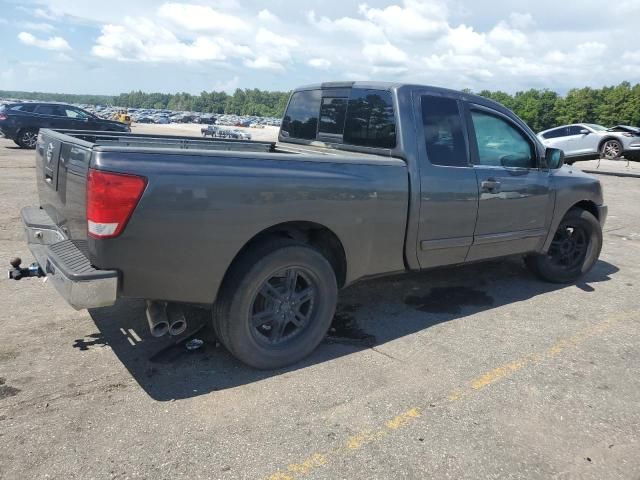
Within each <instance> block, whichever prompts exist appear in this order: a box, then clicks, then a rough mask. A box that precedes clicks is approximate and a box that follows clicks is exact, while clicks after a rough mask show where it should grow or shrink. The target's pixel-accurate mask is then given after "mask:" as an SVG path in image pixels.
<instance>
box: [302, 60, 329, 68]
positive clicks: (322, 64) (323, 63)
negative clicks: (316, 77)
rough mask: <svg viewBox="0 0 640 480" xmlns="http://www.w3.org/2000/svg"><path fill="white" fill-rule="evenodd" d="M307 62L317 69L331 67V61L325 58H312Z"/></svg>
mask: <svg viewBox="0 0 640 480" xmlns="http://www.w3.org/2000/svg"><path fill="white" fill-rule="evenodd" d="M307 64H308V65H309V66H310V67H313V68H317V69H319V70H327V69H328V68H329V67H331V62H330V61H329V60H327V59H326V58H312V59H310V60H309V61H308V62H307Z"/></svg>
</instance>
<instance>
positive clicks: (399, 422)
mask: <svg viewBox="0 0 640 480" xmlns="http://www.w3.org/2000/svg"><path fill="white" fill-rule="evenodd" d="M638 314H639V312H623V313H620V314H618V315H613V316H611V317H608V318H607V319H605V320H603V321H602V322H599V323H597V324H595V325H592V326H590V327H588V328H586V329H584V330H582V331H580V332H578V333H576V334H575V335H573V336H571V337H569V338H565V339H561V340H558V341H557V342H556V343H554V344H553V345H551V346H550V347H549V348H547V349H546V350H544V351H542V352H536V353H533V354H531V355H527V356H524V357H522V358H519V359H517V360H513V361H511V362H508V363H505V364H504V365H501V366H499V367H497V368H494V369H492V370H489V371H488V372H485V373H483V374H482V375H480V376H478V377H476V378H474V379H472V380H471V381H469V382H468V383H467V384H466V385H465V386H462V387H460V388H456V389H454V390H452V391H451V392H449V393H448V394H447V395H446V396H445V397H444V399H443V400H442V401H440V402H431V403H430V405H429V406H430V407H434V406H438V404H440V405H442V404H445V403H446V402H457V401H459V400H462V399H464V398H465V397H468V396H469V395H472V394H474V393H476V392H478V391H480V390H482V389H484V388H486V387H488V386H490V385H493V384H494V383H497V382H499V381H500V380H503V379H504V378H506V377H509V376H511V375H513V374H515V373H516V372H518V371H520V370H522V369H524V368H527V367H532V366H535V365H537V364H539V363H541V362H542V361H544V360H552V359H553V358H554V357H556V356H557V355H558V354H560V353H561V352H563V351H564V350H566V349H567V348H570V347H575V346H578V345H579V344H581V343H582V342H584V341H585V340H587V339H589V338H590V337H594V336H596V335H598V334H600V333H603V332H605V331H606V330H608V329H609V328H610V327H611V325H613V324H614V323H615V322H617V321H619V320H624V319H629V318H632V317H633V316H637V315H638ZM421 416H422V409H420V408H418V407H413V408H410V409H408V410H406V411H404V412H403V413H401V414H400V415H396V416H395V417H393V418H391V419H389V420H387V421H385V422H384V423H383V424H382V426H381V427H379V428H377V429H375V428H373V429H367V430H363V431H361V432H358V433H356V434H355V435H351V436H350V437H348V438H347V439H346V441H345V442H344V443H342V444H339V445H337V446H336V447H335V448H333V449H332V450H330V451H327V452H324V453H314V454H312V455H311V456H309V457H308V458H307V459H305V460H303V461H302V462H301V463H296V464H290V465H288V466H287V467H286V469H282V470H280V471H278V472H276V473H274V474H272V475H270V476H268V477H267V479H268V480H295V478H298V477H300V476H306V475H308V474H309V473H312V472H313V471H315V470H318V469H320V468H322V467H325V466H326V465H328V464H329V463H331V462H332V461H336V460H338V459H339V458H341V457H345V456H348V455H351V454H353V453H354V452H356V451H358V450H359V449H361V448H362V447H364V446H367V445H370V444H372V443H374V442H377V441H380V440H381V439H383V438H385V437H387V436H389V435H391V434H393V433H395V432H396V431H398V430H401V429H403V428H405V427H407V426H409V425H411V424H412V423H414V422H415V421H416V420H417V419H418V418H420V417H421ZM294 475H296V476H295V477H294Z"/></svg>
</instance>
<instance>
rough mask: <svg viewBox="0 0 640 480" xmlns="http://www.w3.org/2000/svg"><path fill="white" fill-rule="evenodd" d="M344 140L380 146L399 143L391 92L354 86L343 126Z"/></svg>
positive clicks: (365, 145) (389, 146) (386, 146)
mask: <svg viewBox="0 0 640 480" xmlns="http://www.w3.org/2000/svg"><path fill="white" fill-rule="evenodd" d="M344 143H348V144H351V145H359V146H362V147H378V148H394V147H395V146H396V120H395V116H394V113H393V99H392V98H391V92H388V91H386V90H373V89H372V90H369V89H361V88H353V89H351V96H350V97H349V104H348V107H347V115H346V120H345V127H344Z"/></svg>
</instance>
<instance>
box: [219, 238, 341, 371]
mask: <svg viewBox="0 0 640 480" xmlns="http://www.w3.org/2000/svg"><path fill="white" fill-rule="evenodd" d="M292 272H295V275H294V273H292ZM290 278H293V280H290ZM290 282H293V283H292V285H293V289H287V286H288V285H287V284H288V283H290ZM264 292H268V294H267V295H265V293H264ZM288 292H289V293H288ZM311 294H313V297H312V298H311V299H306V300H304V301H302V300H301V299H300V298H298V297H305V298H306V296H308V295H311ZM337 297H338V287H337V283H336V276H335V272H334V270H333V268H332V267H331V264H330V263H329V261H328V260H327V259H326V258H325V257H324V256H323V255H322V254H321V253H320V252H318V251H317V250H315V249H314V248H313V247H311V246H309V245H306V244H302V243H298V242H295V241H293V240H287V239H274V240H270V241H268V242H266V243H264V244H262V245H260V246H257V247H256V248H253V249H252V250H250V251H249V252H247V254H245V255H244V256H243V257H242V258H240V259H239V260H238V261H237V262H236V263H235V264H234V265H233V267H232V270H231V271H230V272H229V274H228V275H227V277H226V278H225V282H224V285H223V287H222V289H221V291H220V294H219V296H218V300H217V301H216V303H215V304H214V306H213V323H214V330H215V332H216V335H217V336H218V339H219V340H220V342H221V343H222V344H223V345H224V346H225V347H226V348H227V349H228V350H229V351H230V352H231V353H232V354H233V355H234V356H235V357H236V358H238V359H239V360H241V361H242V362H244V363H246V364H247V365H250V366H252V367H255V368H258V369H264V370H266V369H273V368H280V367H284V366H287V365H291V364H293V363H295V362H297V361H299V360H301V359H303V358H304V357H306V356H307V355H309V354H310V353H311V352H312V351H313V350H314V349H315V348H316V347H317V346H318V344H319V343H320V342H321V341H322V339H323V338H324V336H325V335H326V333H327V330H328V329H329V326H330V325H331V321H332V319H333V315H334V313H335V309H336V302H337ZM303 317H304V318H305V319H304V320H301V318H303ZM258 322H260V323H258Z"/></svg>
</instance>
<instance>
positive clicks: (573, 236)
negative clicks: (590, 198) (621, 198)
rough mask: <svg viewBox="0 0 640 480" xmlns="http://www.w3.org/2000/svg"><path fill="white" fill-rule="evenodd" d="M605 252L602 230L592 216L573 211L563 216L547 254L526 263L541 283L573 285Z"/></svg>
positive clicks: (574, 209) (527, 258)
mask: <svg viewBox="0 0 640 480" xmlns="http://www.w3.org/2000/svg"><path fill="white" fill-rule="evenodd" d="M601 250H602V228H601V227H600V223H599V222H598V220H597V219H596V217H594V216H593V214H591V213H590V212H588V211H586V210H582V209H578V208H572V209H571V210H569V211H568V212H567V214H566V215H565V216H564V218H563V219H562V221H561V222H560V225H559V226H558V230H557V231H556V233H555V235H554V239H553V242H552V244H551V247H549V251H548V252H547V253H546V254H539V255H530V256H528V257H526V259H525V262H526V264H527V266H528V267H529V269H530V270H531V271H532V272H533V273H534V274H536V275H537V276H538V277H540V278H541V279H542V280H545V281H547V282H552V283H571V282H574V281H575V280H577V279H578V278H580V277H581V276H582V275H584V274H586V273H587V272H588V271H589V270H591V268H592V267H593V265H594V264H595V263H596V261H597V260H598V257H599V256H600V251H601Z"/></svg>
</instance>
